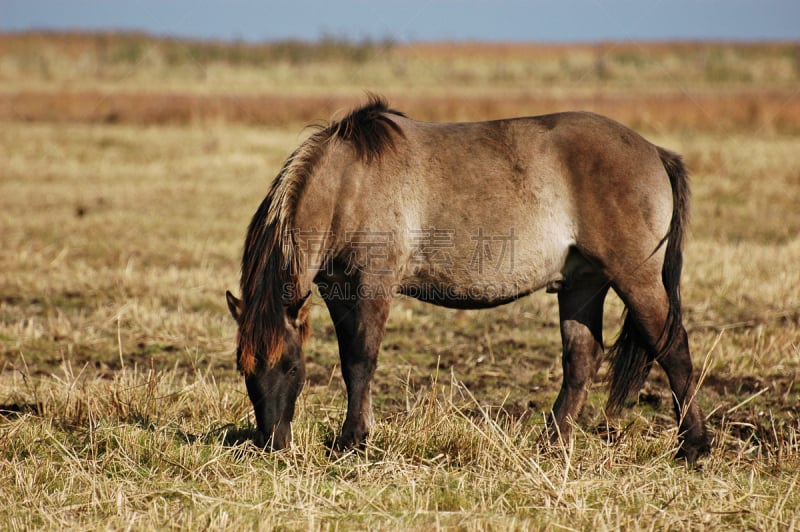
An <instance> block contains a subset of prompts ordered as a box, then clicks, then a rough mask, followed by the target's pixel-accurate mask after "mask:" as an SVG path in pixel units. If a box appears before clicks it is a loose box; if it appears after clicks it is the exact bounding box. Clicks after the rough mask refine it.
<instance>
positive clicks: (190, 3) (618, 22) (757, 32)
mask: <svg viewBox="0 0 800 532" xmlns="http://www.w3.org/2000/svg"><path fill="white" fill-rule="evenodd" d="M28 29H84V30H85V29H93V30H99V29H103V30H106V29H125V30H142V31H147V32H151V33H156V34H162V35H173V36H188V37H199V38H215V39H243V40H248V41H261V40H274V39H285V38H300V39H316V38H318V37H320V36H322V35H324V34H329V35H335V36H338V37H348V38H350V39H354V40H360V39H364V38H367V37H369V38H373V39H382V38H387V37H390V38H392V39H395V40H398V41H415V40H488V41H503V40H514V41H546V42H559V41H597V40H630V39H651V40H664V39H726V40H764V39H778V40H787V39H789V40H800V0H751V1H744V0H657V1H645V0H639V1H636V0H562V1H558V0H550V1H538V0H530V1H524V0H493V1H492V0H387V1H368V0H330V1H311V0H289V1H281V2H274V1H258V0H229V1H227V2H223V1H219V0H217V1H212V0H140V1H127V2H126V1H120V0H0V31H9V30H16V31H18V30H28Z"/></svg>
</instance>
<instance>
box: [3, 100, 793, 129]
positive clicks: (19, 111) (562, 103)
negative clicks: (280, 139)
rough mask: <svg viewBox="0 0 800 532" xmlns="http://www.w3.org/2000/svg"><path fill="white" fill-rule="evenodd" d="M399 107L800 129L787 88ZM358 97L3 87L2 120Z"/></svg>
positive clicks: (214, 114)
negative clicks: (587, 113) (586, 114)
mask: <svg viewBox="0 0 800 532" xmlns="http://www.w3.org/2000/svg"><path fill="white" fill-rule="evenodd" d="M388 97H389V98H390V100H391V103H392V105H393V106H395V107H397V108H398V109H402V110H403V111H404V112H405V113H406V114H408V115H409V116H412V117H414V118H417V119H419V120H429V121H444V120H487V119H494V118H502V117H508V116H514V115H517V114H520V113H523V114H528V115H533V114H545V113H548V112H555V111H560V110H575V109H581V110H589V111H594V112H597V113H601V114H605V115H608V116H613V117H615V118H616V119H617V120H619V121H621V122H624V123H626V124H629V125H631V126H632V127H636V128H643V129H654V128H659V129H666V130H669V129H693V130H720V131H726V130H732V129H740V128H746V127H747V128H750V127H755V128H761V129H763V130H769V131H773V130H777V131H785V132H795V131H797V130H798V129H800V98H797V97H795V94H794V93H793V92H787V91H772V92H769V91H746V92H734V93H724V94H718V93H714V92H711V91H708V92H704V93H703V92H701V93H695V94H687V93H672V94H666V95H665V94H629V95H625V94H604V93H598V94H595V95H590V96H585V95H565V96H553V95H547V94H543V95H539V94H536V93H516V92H512V93H509V94H501V95H498V94H491V93H484V94H459V93H454V94H450V95H438V94H434V95H419V96H415V95H401V94H392V93H391V92H389V93H388ZM362 98H363V97H361V96H359V95H340V96H322V95H320V96H313V95H297V96H293V95H283V94H256V95H246V94H240V95H235V96H226V95H202V94H184V93H159V92H132V93H131V92H124V91H114V92H100V91H56V92H53V91H30V90H28V91H21V92H17V93H0V120H21V121H39V122H42V121H43V122H87V123H112V124H113V123H129V124H137V125H149V124H191V123H203V122H209V121H211V122H213V121H220V120H222V121H226V122H236V123H244V124H259V125H271V126H287V125H297V124H308V123H312V122H315V121H318V120H320V119H325V118H327V117H328V116H330V115H331V114H332V113H333V112H334V111H336V110H341V109H347V108H349V107H352V106H353V105H355V104H356V103H357V102H358V101H359V100H360V99H362Z"/></svg>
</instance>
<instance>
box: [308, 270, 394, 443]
mask: <svg viewBox="0 0 800 532" xmlns="http://www.w3.org/2000/svg"><path fill="white" fill-rule="evenodd" d="M341 286H343V285H341ZM341 286H340V287H341ZM345 292H346V290H344V289H342V290H338V291H335V294H336V295H330V294H329V295H327V297H326V294H324V293H323V298H324V299H325V304H326V305H327V306H328V311H329V312H330V315H331V318H332V319H333V324H334V327H335V329H336V339H337V341H338V343H339V358H340V360H341V363H342V376H343V377H344V383H345V386H346V387H347V414H346V416H345V420H344V424H343V425H342V434H341V435H340V436H339V438H338V439H337V440H336V442H335V444H334V445H335V447H336V448H337V449H349V448H351V447H356V446H359V445H361V444H362V443H364V441H365V440H366V438H367V435H368V433H369V430H370V427H371V426H372V423H373V415H372V396H371V391H370V386H371V383H372V376H373V374H374V373H375V367H376V365H377V361H378V351H379V350H380V344H381V340H382V339H383V333H384V330H385V327H386V320H387V318H388V317H389V304H390V301H389V299H388V298H387V297H382V296H380V295H378V294H376V295H375V297H369V298H363V299H353V298H349V299H345V298H342V297H339V296H340V295H341V294H343V293H345Z"/></svg>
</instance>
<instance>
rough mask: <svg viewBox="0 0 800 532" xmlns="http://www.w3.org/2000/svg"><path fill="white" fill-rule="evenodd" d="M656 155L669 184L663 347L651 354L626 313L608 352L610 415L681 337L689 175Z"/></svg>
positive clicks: (666, 155)
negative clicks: (667, 305)
mask: <svg viewBox="0 0 800 532" xmlns="http://www.w3.org/2000/svg"><path fill="white" fill-rule="evenodd" d="M658 155H659V157H660V158H661V163H662V164H663V165H664V169H665V170H666V171H667V175H668V176H669V181H670V184H671V185H672V219H671V220H670V224H669V232H668V233H667V235H666V236H665V237H664V240H662V241H661V243H660V244H659V247H661V246H662V245H663V244H664V241H666V243H667V249H666V253H665V255H664V265H663V266H662V268H661V279H662V282H663V283H664V288H665V289H666V291H667V296H668V298H669V314H668V316H667V321H666V323H665V324H664V331H663V332H662V333H661V338H659V341H658V345H661V346H662V347H661V349H660V350H659V352H658V353H654V352H653V351H652V350H651V348H650V346H649V344H648V342H647V341H646V340H645V338H644V337H643V335H642V333H641V331H640V330H639V327H638V326H637V325H636V323H635V321H634V319H633V318H632V317H631V315H630V313H629V312H627V311H626V313H625V321H624V323H623V325H622V330H621V331H620V333H619V337H618V338H617V341H616V342H615V343H614V345H613V346H612V347H611V349H610V350H609V357H610V359H611V375H610V380H611V387H610V391H609V395H608V407H607V409H608V412H609V413H611V414H614V413H617V412H619V410H620V409H621V408H622V407H623V406H624V404H625V401H626V399H627V398H628V396H629V395H630V394H631V393H634V392H637V391H639V389H640V388H641V387H642V385H643V384H644V381H645V379H647V375H648V373H649V372H650V368H651V367H652V364H653V360H654V359H655V358H657V357H658V356H659V355H660V354H661V353H665V352H667V351H668V350H670V349H672V347H673V345H674V342H675V341H676V340H677V339H678V338H680V337H681V335H682V326H683V325H682V322H683V317H682V312H681V291H680V281H681V269H682V268H683V237H684V235H685V233H686V227H687V225H688V222H689V197H690V194H689V176H688V174H687V172H686V167H685V166H684V165H683V161H681V157H680V156H679V155H678V154H676V153H673V152H670V151H668V150H665V149H663V148H658Z"/></svg>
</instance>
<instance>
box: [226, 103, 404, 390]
mask: <svg viewBox="0 0 800 532" xmlns="http://www.w3.org/2000/svg"><path fill="white" fill-rule="evenodd" d="M389 115H395V116H404V115H403V114H402V113H400V112H398V111H395V110H393V109H391V108H390V107H389V106H388V104H387V103H386V101H385V100H384V99H383V98H381V97H379V96H375V95H370V96H369V100H368V102H367V104H366V105H364V106H362V107H360V108H358V109H356V110H354V111H352V112H351V113H350V114H348V115H347V116H346V117H344V118H343V119H341V120H339V121H333V122H331V123H330V124H329V125H328V126H326V127H323V128H320V129H318V130H317V131H316V132H315V133H313V134H312V135H311V136H310V137H309V138H308V139H306V140H305V141H304V142H303V143H302V144H300V146H298V147H297V149H296V150H295V151H294V152H293V153H292V154H291V155H290V156H289V158H288V159H286V161H285V162H284V163H283V167H282V168H281V170H280V172H279V173H278V175H277V177H276V178H275V180H274V181H273V182H272V184H271V185H270V188H269V191H268V192H267V196H266V198H264V201H262V202H261V205H260V206H259V208H258V210H257V211H256V213H255V215H254V216H253V219H252V220H251V222H250V226H249V227H248V230H247V237H246V238H245V244H244V253H243V257H242V279H241V290H242V301H243V309H242V315H241V317H240V320H239V350H238V366H239V369H240V371H242V372H243V373H244V374H246V375H249V374H252V373H253V372H254V371H255V369H256V366H257V364H258V363H261V362H263V363H266V364H267V366H272V365H274V364H275V363H276V362H277V361H278V360H279V358H280V354H281V352H282V350H283V335H284V327H285V324H284V319H285V309H286V308H287V307H291V306H292V305H293V304H296V303H297V302H298V301H299V300H300V298H302V297H303V296H305V294H301V293H299V286H298V284H297V283H298V279H299V276H300V274H301V273H302V257H301V256H300V255H299V253H298V252H297V249H296V244H295V240H294V233H293V231H292V229H293V228H294V214H295V208H296V205H297V202H298V200H299V198H300V196H301V195H302V193H303V190H304V189H305V186H306V183H307V182H308V179H309V178H310V176H311V174H312V173H313V171H314V169H315V168H316V166H317V164H318V163H319V161H320V159H321V158H322V155H323V154H324V153H325V151H326V149H327V148H328V147H329V146H330V145H331V144H332V143H333V142H336V141H341V142H345V143H347V144H348V145H350V146H351V147H352V149H353V150H354V152H355V154H356V156H357V157H358V158H359V159H360V160H362V161H363V162H364V163H366V164H370V163H372V162H374V161H377V160H379V159H380V158H381V156H382V155H383V154H384V153H385V152H386V150H387V149H393V148H394V146H395V138H396V136H397V135H399V136H402V135H403V132H402V130H401V129H400V126H398V125H397V124H396V123H395V122H394V121H392V120H391V119H390V118H389Z"/></svg>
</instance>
